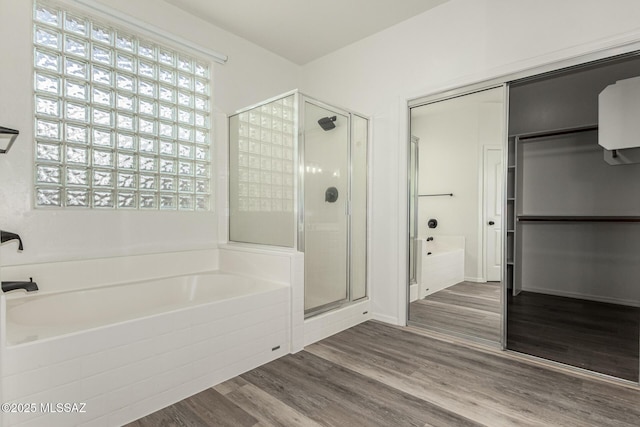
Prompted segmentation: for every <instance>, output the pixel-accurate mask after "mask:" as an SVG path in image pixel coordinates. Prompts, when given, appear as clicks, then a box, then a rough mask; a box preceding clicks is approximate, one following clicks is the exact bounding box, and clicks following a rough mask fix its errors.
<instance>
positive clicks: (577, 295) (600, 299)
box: [522, 287, 640, 307]
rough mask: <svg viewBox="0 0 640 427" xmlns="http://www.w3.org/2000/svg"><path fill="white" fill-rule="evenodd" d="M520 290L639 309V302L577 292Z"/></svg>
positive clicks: (528, 288)
mask: <svg viewBox="0 0 640 427" xmlns="http://www.w3.org/2000/svg"><path fill="white" fill-rule="evenodd" d="M522 290H523V291H524V292H533V293H536V294H546V295H555V296H558V297H567V298H575V299H583V300H587V301H595V302H604V303H608V304H618V305H626V306H629V307H640V301H629V300H624V299H621V298H610V297H605V296H601V295H589V294H581V293H578V292H567V291H559V290H557V289H545V288H530V287H527V288H524V289H522Z"/></svg>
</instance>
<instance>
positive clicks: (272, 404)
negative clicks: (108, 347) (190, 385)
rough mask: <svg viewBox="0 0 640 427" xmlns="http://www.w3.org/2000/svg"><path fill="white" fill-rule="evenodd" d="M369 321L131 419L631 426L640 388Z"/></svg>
mask: <svg viewBox="0 0 640 427" xmlns="http://www.w3.org/2000/svg"><path fill="white" fill-rule="evenodd" d="M428 335H429V332H420V333H416V332H413V331H411V330H410V329H407V328H398V327H393V326H389V325H385V324H382V323H378V322H374V321H370V322H366V323H363V324H361V325H359V326H356V327H354V328H351V329H349V330H346V331H344V332H342V333H339V334H336V335H334V336H332V337H330V338H327V339H325V340H322V341H320V342H318V343H316V344H313V345H311V346H308V347H306V348H305V350H304V351H301V352H299V353H297V354H293V355H287V356H285V357H282V358H280V359H278V360H275V361H273V362H271V363H268V364H266V365H264V366H262V367H259V368H257V369H254V370H252V371H249V372H247V373H245V374H243V375H240V376H239V377H236V378H233V379H231V380H229V381H227V382H225V383H222V384H220V385H218V386H216V387H214V388H211V389H208V390H206V391H204V392H202V393H199V394H197V395H195V396H192V397H190V398H188V399H185V400H183V401H181V402H178V403H176V404H175V405H172V406H170V407H167V408H165V409H163V410H161V411H158V412H155V413H153V414H151V415H149V416H147V417H145V418H142V419H140V420H138V421H135V422H133V423H131V424H129V427H150V426H153V427H159V426H166V427H168V426H234V427H235V426H247V427H249V426H287V427H288V426H341V427H342V426H384V427H388V426H481V425H485V426H492V427H493V426H576V427H578V426H579V427H587V426H598V427H606V426H615V427H624V426H634V427H637V426H638V425H640V389H637V388H630V387H625V386H622V385H618V384H612V383H609V382H605V381H602V380H597V379H592V378H587V377H585V376H581V375H578V374H573V373H565V372H561V371H558V370H551V369H547V368H544V367H541V366H540V365H537V364H534V363H531V362H528V361H523V360H520V359H518V358H516V357H514V356H513V355H509V354H506V353H504V352H499V351H498V350H489V349H483V348H480V347H477V346H469V345H465V344H464V343H461V342H456V340H449V339H447V338H443V336H440V337H438V336H428Z"/></svg>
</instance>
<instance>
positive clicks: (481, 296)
mask: <svg viewBox="0 0 640 427" xmlns="http://www.w3.org/2000/svg"><path fill="white" fill-rule="evenodd" d="M500 292H501V285H500V283H499V282H487V283H474V282H461V283H458V284H456V285H453V286H450V287H448V288H446V289H443V290H441V291H438V292H436V293H434V294H431V295H429V296H427V297H426V298H423V299H419V300H417V301H414V302H412V303H411V304H409V320H410V321H411V322H415V323H417V324H419V325H420V326H421V327H425V328H427V329H431V330H435V331H447V332H453V333H455V334H457V335H466V336H471V337H475V338H480V339H483V340H487V341H492V342H496V343H499V342H500V336H501V332H500V323H501V318H500V312H501V308H500Z"/></svg>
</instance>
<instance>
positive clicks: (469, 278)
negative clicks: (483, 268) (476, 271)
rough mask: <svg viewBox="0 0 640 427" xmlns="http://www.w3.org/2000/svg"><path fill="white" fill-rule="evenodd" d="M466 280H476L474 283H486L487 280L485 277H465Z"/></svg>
mask: <svg viewBox="0 0 640 427" xmlns="http://www.w3.org/2000/svg"><path fill="white" fill-rule="evenodd" d="M464 281H465V282H474V283H486V282H487V281H486V280H485V278H484V277H465V278H464Z"/></svg>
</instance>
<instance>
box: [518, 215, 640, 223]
mask: <svg viewBox="0 0 640 427" xmlns="http://www.w3.org/2000/svg"><path fill="white" fill-rule="evenodd" d="M518 221H520V222H640V216H615V215H614V216H611V215H596V216H594V215H518Z"/></svg>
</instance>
